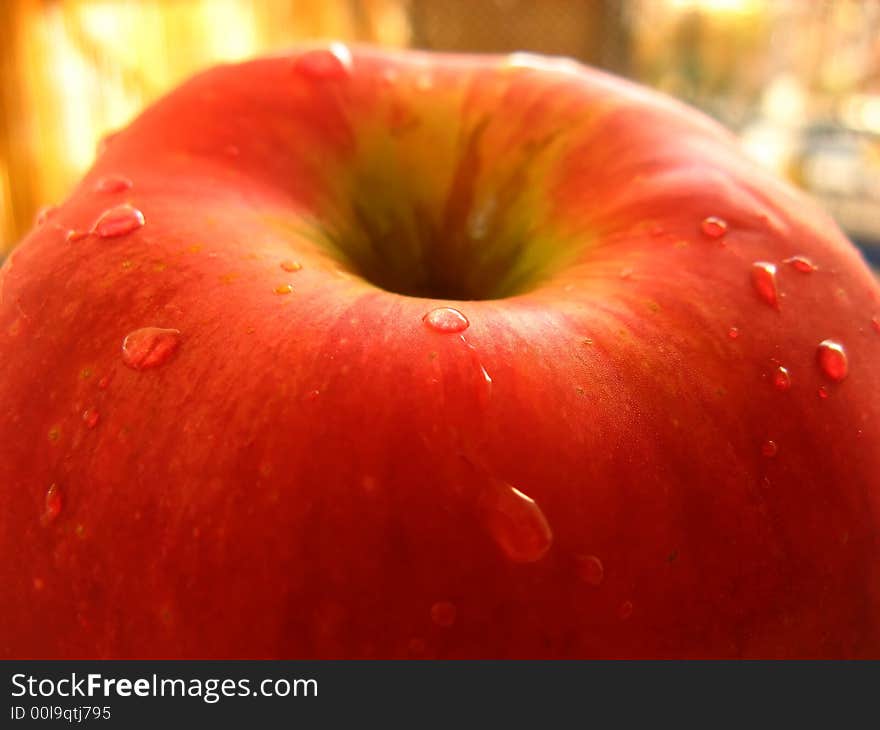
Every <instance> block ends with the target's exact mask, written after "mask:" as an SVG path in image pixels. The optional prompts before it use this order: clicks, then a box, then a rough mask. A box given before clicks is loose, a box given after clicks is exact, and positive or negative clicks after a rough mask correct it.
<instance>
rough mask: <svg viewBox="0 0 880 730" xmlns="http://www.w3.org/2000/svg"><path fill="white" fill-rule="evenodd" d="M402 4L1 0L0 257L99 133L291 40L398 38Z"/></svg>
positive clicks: (82, 164) (64, 188) (87, 155)
mask: <svg viewBox="0 0 880 730" xmlns="http://www.w3.org/2000/svg"><path fill="white" fill-rule="evenodd" d="M407 5H408V2H407V0H260V2H250V1H249V0H165V1H162V0H142V1H139V2H134V1H127V2H123V1H120V0H116V1H114V0H0V37H2V42H0V254H2V253H3V252H4V251H6V250H8V249H9V248H10V247H11V246H12V245H13V244H14V243H15V242H16V241H17V239H18V238H20V237H21V236H22V235H23V234H24V233H25V232H26V231H27V229H28V228H30V226H31V224H32V222H33V218H34V215H35V213H36V211H37V209H38V208H39V207H41V206H42V205H45V204H47V203H53V202H57V201H60V200H63V198H64V197H65V196H66V195H67V193H68V192H69V190H70V189H71V187H72V185H73V184H74V183H75V182H76V180H77V179H79V178H80V177H81V176H82V174H83V173H84V172H85V171H86V169H87V168H88V167H89V165H91V163H92V161H93V159H94V155H95V149H96V147H97V144H98V142H99V141H100V139H101V137H103V136H104V135H105V134H107V133H108V132H111V131H113V130H114V129H117V128H119V127H122V126H124V125H125V124H127V123H128V122H129V121H130V120H131V119H132V118H133V117H134V116H135V115H136V114H137V113H138V112H140V111H141V109H143V107H144V106H145V105H146V104H148V103H149V102H151V101H152V100H154V99H155V98H156V97H158V96H159V95H160V94H162V93H164V92H166V91H168V90H169V89H171V88H173V87H174V86H175V85H176V84H178V83H180V82H181V81H182V80H183V79H185V78H186V77H187V76H190V75H192V74H193V73H195V72H196V71H199V70H201V69H203V68H205V67H207V66H210V65H212V64H215V63H219V62H225V61H237V60H240V59H243V58H247V57H250V56H254V55H257V54H259V53H263V52H273V51H278V50H281V49H283V48H285V47H289V46H291V45H293V44H295V43H297V42H301V41H305V40H315V39H331V38H342V39H345V40H347V41H352V42H368V43H381V44H384V45H391V46H403V45H406V44H407V43H408V42H409V38H410V27H409V23H408V16H407V12H406V11H407Z"/></svg>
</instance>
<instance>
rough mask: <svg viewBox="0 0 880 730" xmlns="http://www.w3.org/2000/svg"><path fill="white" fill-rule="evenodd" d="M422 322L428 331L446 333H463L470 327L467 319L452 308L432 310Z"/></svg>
mask: <svg viewBox="0 0 880 730" xmlns="http://www.w3.org/2000/svg"><path fill="white" fill-rule="evenodd" d="M422 321H423V322H424V323H425V325H426V326H427V327H429V328H430V329H432V330H435V331H437V332H446V333H454V332H463V331H464V330H466V329H467V328H468V327H469V326H470V322H468V318H467V317H465V316H464V315H463V314H462V313H461V312H459V311H458V310H457V309H453V308H452V307H440V308H438V309H432V310H431V311H430V312H428V313H427V314H426V315H425V316H424V317H422Z"/></svg>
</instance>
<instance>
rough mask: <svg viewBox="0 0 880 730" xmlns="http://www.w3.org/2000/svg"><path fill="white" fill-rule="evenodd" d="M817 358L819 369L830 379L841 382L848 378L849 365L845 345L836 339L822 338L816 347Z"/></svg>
mask: <svg viewBox="0 0 880 730" xmlns="http://www.w3.org/2000/svg"><path fill="white" fill-rule="evenodd" d="M816 359H817V361H818V363H819V369H820V370H821V371H822V374H823V375H824V376H825V377H826V378H828V379H829V380H833V381H834V382H835V383H839V382H840V381H841V380H843V379H844V378H846V375H847V372H848V370H849V365H848V363H847V358H846V350H844V349H843V345H841V344H840V343H839V342H836V341H835V340H822V342H820V343H819V347H818V348H817V349H816Z"/></svg>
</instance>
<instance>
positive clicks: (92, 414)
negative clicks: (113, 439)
mask: <svg viewBox="0 0 880 730" xmlns="http://www.w3.org/2000/svg"><path fill="white" fill-rule="evenodd" d="M82 419H83V422H84V423H85V424H86V427H87V428H94V427H95V426H97V425H98V421H100V420H101V415H100V414H99V413H98V411H96V410H95V409H94V408H87V409H86V410H84V411H83V414H82Z"/></svg>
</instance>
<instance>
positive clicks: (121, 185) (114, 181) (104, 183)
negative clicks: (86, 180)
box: [95, 175, 132, 193]
mask: <svg viewBox="0 0 880 730" xmlns="http://www.w3.org/2000/svg"><path fill="white" fill-rule="evenodd" d="M131 187H132V182H131V180H129V179H128V178H127V177H125V176H123V175H105V176H104V177H102V178H100V179H99V180H98V181H97V182H96V183H95V192H96V193H123V192H125V191H126V190H131Z"/></svg>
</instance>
